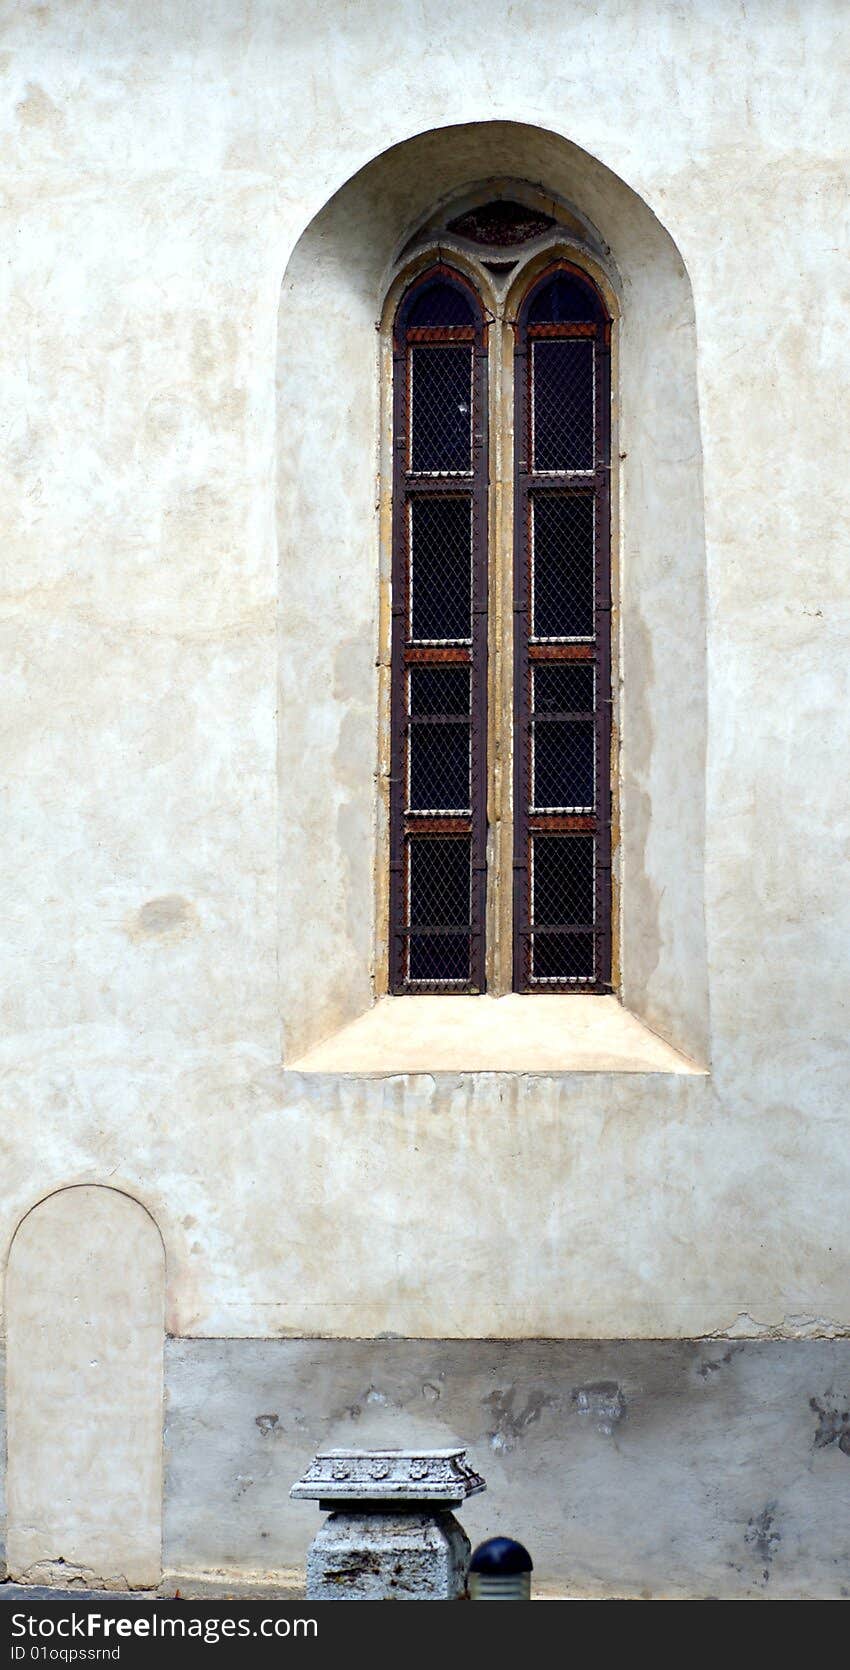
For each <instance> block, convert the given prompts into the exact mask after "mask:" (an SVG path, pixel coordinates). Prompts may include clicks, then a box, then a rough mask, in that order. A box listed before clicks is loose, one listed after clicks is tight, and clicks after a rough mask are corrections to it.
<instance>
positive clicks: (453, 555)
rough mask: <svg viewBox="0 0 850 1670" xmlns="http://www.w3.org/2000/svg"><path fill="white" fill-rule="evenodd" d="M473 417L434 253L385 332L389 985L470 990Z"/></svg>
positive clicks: (480, 728) (482, 670) (475, 627)
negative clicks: (389, 456)
mask: <svg viewBox="0 0 850 1670" xmlns="http://www.w3.org/2000/svg"><path fill="white" fill-rule="evenodd" d="M486 419H487V361H486V338H485V327H484V319H483V314H482V310H481V306H480V303H479V301H478V298H477V296H476V295H475V293H474V291H473V290H472V289H471V287H470V286H469V285H468V283H467V282H466V280H465V279H462V278H461V277H460V275H459V274H458V273H456V272H455V271H454V270H453V269H452V268H450V267H447V266H444V265H443V264H439V265H437V266H435V267H434V268H432V269H431V270H430V271H429V272H427V273H426V274H425V275H424V276H423V277H422V278H420V279H419V280H418V281H416V283H414V284H413V285H412V286H411V287H410V289H409V290H408V291H407V293H406V295H405V296H404V298H403V300H402V303H401V306H400V307H399V311H398V314H397V316H396V321H395V332H394V342H393V444H394V467H393V569H392V746H391V755H392V760H391V772H390V986H391V990H392V991H394V992H428V991H432V992H437V991H451V992H458V991H465V992H473V991H482V990H483V989H484V913H485V888H486V876H485V847H486V685H487V612H486V599H487V526H486V521H487V452H486Z"/></svg>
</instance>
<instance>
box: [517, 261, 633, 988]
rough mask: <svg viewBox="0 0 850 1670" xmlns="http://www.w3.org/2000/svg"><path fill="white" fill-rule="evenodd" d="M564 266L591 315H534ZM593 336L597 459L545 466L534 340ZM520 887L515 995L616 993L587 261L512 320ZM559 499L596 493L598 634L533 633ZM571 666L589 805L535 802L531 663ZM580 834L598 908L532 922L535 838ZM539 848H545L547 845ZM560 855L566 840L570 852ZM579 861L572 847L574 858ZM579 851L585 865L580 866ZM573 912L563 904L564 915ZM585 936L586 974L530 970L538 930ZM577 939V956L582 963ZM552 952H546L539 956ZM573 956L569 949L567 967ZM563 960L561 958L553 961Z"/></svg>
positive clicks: (605, 360) (599, 440)
mask: <svg viewBox="0 0 850 1670" xmlns="http://www.w3.org/2000/svg"><path fill="white" fill-rule="evenodd" d="M559 273H562V274H564V275H565V276H566V277H567V278H568V279H569V280H570V281H573V282H576V283H578V284H579V285H580V286H582V287H584V289H585V291H586V292H587V293H588V296H589V297H590V298H591V299H592V305H591V308H590V311H591V312H592V313H593V314H594V315H595V317H593V318H590V319H583V320H577V321H576V322H574V323H568V322H566V323H533V322H531V320H530V318H529V315H530V313H531V310H532V305H533V303H534V300H535V297H537V296H538V295H539V293H540V291H541V290H542V289H543V287H544V286H546V285H547V284H549V283H551V281H552V279H553V278H554V277H556V275H558V274H559ZM571 340H572V341H582V340H585V341H588V342H589V343H590V344H591V345H592V353H593V385H592V386H593V395H592V400H593V459H592V465H593V467H592V468H591V469H588V468H582V469H562V470H551V469H546V470H540V469H537V468H536V459H535V456H534V435H533V426H534V399H535V367H534V347H535V343H537V342H543V341H571ZM514 460H515V469H514V860H513V863H514V885H513V941H514V951H513V984H514V990H516V991H519V992H545V991H562V992H563V991H584V992H608V991H610V990H611V982H612V968H611V939H612V885H611V882H612V878H611V709H612V697H611V503H610V478H611V317H610V314H609V312H608V309H607V307H606V305H605V301H604V298H603V297H602V294H601V292H600V291H599V288H598V286H597V285H596V284H595V283H594V282H593V280H592V279H591V278H590V276H589V275H588V273H587V272H585V271H584V270H583V269H582V268H581V267H578V266H576V265H574V264H573V263H572V262H570V261H567V260H564V259H556V260H554V261H552V262H551V263H550V264H548V265H547V266H546V267H545V268H544V269H543V270H542V271H541V272H538V273H537V274H536V276H535V278H534V281H533V283H532V284H531V285H530V286H529V289H528V290H527V291H526V293H525V295H524V297H523V301H522V305H521V307H520V308H519V310H518V316H517V320H516V324H515V356H514ZM545 494H549V495H553V494H554V495H555V496H558V497H559V498H560V499H561V501H564V500H568V501H569V500H574V499H577V498H582V499H584V500H586V499H588V498H590V499H591V500H592V507H593V508H592V527H593V556H592V562H593V574H592V579H593V620H592V626H593V630H592V632H583V633H574V634H566V633H561V634H558V635H552V636H550V637H544V636H543V635H540V636H535V632H534V618H533V610H534V583H533V560H534V558H533V549H534V544H533V541H534V526H533V524H534V515H535V503H536V502H537V503H539V502H540V501H541V498H542V496H543V495H545ZM564 663H572V664H574V665H576V664H578V665H585V666H592V667H593V669H594V691H593V696H594V700H593V707H592V709H585V710H582V712H581V713H579V712H574V713H567V712H565V713H562V714H561V715H560V716H559V717H560V720H561V722H563V723H564V724H566V723H568V722H570V721H571V720H583V719H586V718H587V719H589V716H590V713H591V712H592V720H593V737H594V765H593V780H594V797H593V798H594V804H593V806H592V808H589V809H588V808H587V807H584V808H582V809H578V808H575V809H572V810H567V809H566V808H561V809H557V810H552V809H551V808H546V809H543V808H540V809H536V808H535V805H534V791H533V781H532V758H533V748H534V743H533V733H534V726H535V724H537V723H538V716H537V714H536V713H535V709H534V705H533V689H534V685H533V679H534V674H535V669H536V668H541V667H547V666H558V665H563V664H564ZM547 836H555V837H560V838H562V839H564V838H568V839H569V838H571V839H578V841H579V843H580V845H581V846H582V850H583V851H584V848H585V846H586V842H587V841H588V839H592V841H593V882H592V909H591V910H590V911H588V912H587V913H586V914H587V917H588V920H587V921H585V922H582V923H575V922H570V923H568V924H567V923H565V922H563V921H562V922H560V923H558V922H555V923H546V924H541V923H535V921H534V917H533V896H534V843H535V838H537V837H543V838H544V839H545V838H546V837H547ZM541 850H542V849H541ZM563 851H564V854H565V855H567V854H568V853H569V848H567V847H565V848H564V849H563ZM574 856H575V857H576V858H578V857H579V856H580V855H579V849H578V847H576V848H575V849H574V852H573V853H572V854H570V858H572V857H574ZM584 861H585V859H584V857H582V858H581V862H582V863H584ZM565 914H568V912H565ZM544 928H545V929H547V930H548V931H549V932H550V933H551V934H552V935H553V937H554V936H563V935H573V936H576V935H584V945H585V946H587V944H588V942H590V943H591V944H592V949H593V956H592V966H589V965H588V964H587V963H585V964H584V970H585V971H584V972H582V973H579V974H576V973H572V974H566V973H563V972H560V973H556V974H554V975H553V974H549V975H541V974H540V973H538V972H535V951H534V933H535V929H537V930H538V931H540V930H542V929H544ZM580 944H581V942H580V941H579V940H578V939H574V940H573V945H574V946H575V947H576V948H577V949H576V951H575V956H576V959H577V961H578V962H581V955H580ZM544 960H545V959H541V961H544ZM568 960H569V956H568V954H567V953H566V951H565V953H564V957H563V959H562V964H561V966H562V968H563V967H564V965H565V962H567V961H568ZM556 961H557V959H556Z"/></svg>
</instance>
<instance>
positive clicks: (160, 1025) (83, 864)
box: [0, 0, 850, 1336]
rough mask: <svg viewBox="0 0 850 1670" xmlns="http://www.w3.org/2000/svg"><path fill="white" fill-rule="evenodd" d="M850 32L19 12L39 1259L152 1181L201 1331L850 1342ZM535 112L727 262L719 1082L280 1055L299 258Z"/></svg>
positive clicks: (712, 961)
mask: <svg viewBox="0 0 850 1670" xmlns="http://www.w3.org/2000/svg"><path fill="white" fill-rule="evenodd" d="M843 22H844V9H843V7H842V6H841V5H840V4H838V0H829V3H827V0H810V3H809V4H807V5H806V6H805V7H799V6H797V5H794V4H791V3H783V0H779V3H775V0H774V3H768V0H753V3H751V4H749V5H748V6H747V7H746V8H743V7H740V6H737V5H733V4H731V3H729V4H726V3H724V0H703V3H701V4H700V3H698V4H695V5H694V6H692V7H680V6H678V5H673V4H665V3H656V4H653V3H650V0H628V3H621V0H596V3H590V0H587V3H585V4H579V5H574V6H571V7H569V8H567V7H564V6H563V5H562V4H561V3H560V0H537V3H535V4H534V5H525V6H514V7H508V6H506V5H505V6H502V7H493V6H491V5H485V4H484V3H483V0H480V3H479V0H458V3H457V4H456V5H455V6H454V7H453V8H452V9H451V11H450V12H447V11H446V9H445V8H444V7H441V6H438V5H436V4H435V3H433V0H418V3H416V4H414V3H412V0H409V3H405V4H402V5H399V6H396V7H394V8H392V9H388V8H386V7H385V6H383V5H378V4H374V3H373V0H358V3H357V4H355V5H346V4H341V3H340V4H337V5H331V4H322V5H321V6H319V5H316V4H310V5H303V4H302V5H297V6H296V5H295V4H291V3H287V4H277V3H273V0H255V3H254V4H251V5H248V4H247V0H220V3H219V4H217V5H215V6H212V7H211V6H209V5H207V4H200V3H199V0H198V3H196V0H187V3H186V4H184V5H181V6H180V7H173V6H170V5H165V4H162V3H152V4H150V5H146V6H144V7H138V6H135V5H132V4H130V0H115V3H114V4H91V3H85V4H79V5H75V4H72V3H71V0H56V3H55V4H52V5H48V6H35V5H29V4H21V5H19V6H17V7H16V8H15V9H14V13H13V14H12V15H9V16H8V17H7V18H6V20H5V22H4V25H3V34H4V37H5V38H4V39H3V41H2V43H0V52H2V65H3V76H4V80H5V91H6V97H5V98H4V100H3V104H2V114H0V124H2V126H1V127H0V132H2V145H3V149H2V158H3V161H2V169H3V175H4V192H5V195H4V204H3V210H2V214H3V238H2V247H3V249H4V251H5V259H4V262H3V264H2V269H0V270H2V279H0V282H2V285H3V299H4V322H5V328H4V333H3V339H2V345H0V357H2V391H3V410H4V445H5V456H6V464H7V467H6V470H5V471H4V474H3V481H2V485H1V486H0V494H2V514H3V524H4V535H3V542H2V547H0V549H1V550H2V562H3V575H4V579H3V627H2V630H3V646H2V653H3V657H4V663H5V666H6V668H7V678H6V688H5V695H4V703H3V720H2V730H3V745H4V751H5V759H4V765H3V783H4V810H3V831H4V843H5V856H4V863H3V866H2V888H3V895H4V897H3V919H4V928H5V932H4V935H3V942H4V950H3V957H4V968H3V982H2V998H0V1015H2V1022H3V1028H4V1035H3V1041H2V1068H3V1080H2V1104H0V1107H1V1108H2V1144H3V1159H4V1179H5V1187H4V1203H3V1223H4V1231H3V1234H4V1239H5V1243H6V1244H7V1245H8V1242H9V1240H10V1238H11V1235H12V1231H13V1229H14V1226H15V1223H16V1222H17V1221H18V1219H19V1218H20V1216H21V1213H22V1212H23V1211H24V1210H26V1208H27V1207H28V1206H29V1205H30V1204H31V1203H32V1202H33V1200H34V1199H36V1198H37V1197H38V1196H41V1195H43V1194H44V1193H45V1192H46V1191H47V1190H49V1189H51V1188H57V1187H59V1186H60V1185H62V1184H64V1183H67V1182H110V1183H112V1184H113V1185H114V1186H118V1187H122V1188H126V1189H127V1190H128V1192H129V1193H131V1194H133V1195H135V1196H136V1197H137V1198H139V1199H141V1200H144V1201H145V1203H146V1204H147V1205H148V1207H149V1208H150V1210H151V1211H152V1213H153V1214H154V1216H155V1217H156V1220H157V1222H158V1223H159V1225H160V1227H161V1229H162V1232H163V1236H164V1238H165V1242H166V1247H167V1253H168V1270H169V1323H170V1326H171V1328H172V1330H173V1331H175V1332H185V1333H197V1334H223V1335H244V1334H259V1335H267V1334H275V1333H294V1334H298V1333H310V1332H326V1333H330V1334H341V1335H345V1334H369V1333H382V1332H394V1333H404V1334H421V1335H432V1334H433V1335H453V1334H461V1335H462V1334H474V1335H482V1334H495V1335H500V1334H507V1335H512V1334H515V1335H523V1334H534V1335H537V1334H555V1335H566V1336H569V1335H588V1336H627V1335H631V1334H635V1335H640V1334H644V1335H652V1336H657V1335H664V1334H670V1335H677V1334H693V1333H707V1332H713V1331H724V1330H731V1331H733V1332H734V1331H744V1332H759V1331H767V1332H771V1331H780V1332H781V1331H785V1332H790V1333H794V1332H812V1331H814V1332H819V1331H820V1332H827V1333H829V1332H833V1331H842V1330H844V1329H845V1328H846V1327H848V1326H850V1298H848V1293H847V1280H846V1268H847V1258H848V1252H850V1247H849V1246H848V1241H850V1229H848V1222H847V1214H846V1210H845V1206H844V1202H845V1199H846V1188H847V1182H848V1170H850V1158H848V1152H849V1150H848V1143H847V1136H846V1128H845V1120H846V1111H845V1103H846V1092H845V1085H846V1076H847V1075H846V1057H847V1050H846V1039H845V1032H846V999H845V986H846V973H845V966H844V965H845V961H846V945H847V922H846V912H847V903H846V901H847V889H846V884H845V874H846V852H847V839H848V827H847V824H848V819H847V790H846V772H845V770H844V734H843V733H844V729H845V721H844V714H845V708H846V683H847V665H848V658H847V653H846V621H847V601H848V591H850V586H848V580H847V572H848V570H847V562H846V556H845V551H844V542H845V539H846V532H845V530H846V526H847V521H848V517H847V509H848V506H847V502H846V501H847V499H848V498H849V497H850V486H848V483H850V470H848V460H847V457H846V452H847V441H846V438H845V435H844V431H843V429H842V427H841V425H840V423H837V422H836V418H837V416H838V414H839V413H840V412H841V411H842V410H843V405H844V399H845V390H846V385H847V380H848V373H850V348H848V330H847V326H846V308H847V300H848V282H847V260H846V256H847V236H846V234H847V182H846V172H847V171H846V156H847V142H848V135H847V124H848V116H847V108H846V84H847V75H848V69H850V63H848V61H847V60H848V58H850V48H848V46H847V42H846V30H845V29H844V27H843ZM465 36H466V37H467V38H468V39H469V41H470V50H469V51H468V52H464V51H463V50H462V42H463V40H464V38H465ZM494 121H501V122H513V123H523V124H527V125H529V126H531V127H532V128H537V129H540V130H543V131H545V132H546V133H551V134H555V135H559V136H561V137H563V138H564V139H566V140H568V141H570V142H571V143H572V144H573V145H576V146H578V147H580V148H581V149H582V151H583V152H585V153H587V154H588V155H589V156H590V157H591V158H595V159H597V160H598V162H599V163H600V164H601V165H602V167H603V168H604V169H605V170H607V171H610V174H611V175H613V176H617V177H618V179H619V180H621V181H623V182H625V184H626V185H627V186H628V188H630V190H631V191H632V192H633V193H635V194H636V195H637V196H638V197H639V198H640V199H642V200H643V202H644V203H645V205H646V207H647V210H648V211H651V213H652V214H653V215H654V216H655V217H657V219H658V221H659V222H660V223H661V224H662V226H663V227H664V228H665V229H666V232H667V233H668V234H669V236H670V238H671V239H672V241H673V244H674V246H675V248H676V249H677V250H678V252H679V253H680V255H681V257H682V260H683V262H684V264H685V266H686V269H687V274H688V278H689V281H690V285H691V288H692V294H693V306H694V326H695V347H696V379H697V388H698V397H699V417H700V429H701V440H702V465H703V480H704V492H705V501H704V518H705V536H706V549H705V585H706V628H707V640H706V642H707V669H708V705H707V713H708V728H707V767H706V775H705V792H706V819H705V829H706V838H705V859H704V866H703V874H702V876H701V877H700V878H699V881H700V888H701V889H702V890H704V898H705V919H704V920H705V952H704V956H705V964H706V968H707V974H708V1004H707V1005H706V1008H705V1013H706V1014H708V1015H710V1037H709V1039H708V1040H707V1042H708V1049H707V1052H706V1054H707V1058H708V1059H709V1060H710V1064H711V1072H710V1075H709V1076H708V1077H705V1078H677V1077H673V1076H671V1077H667V1076H665V1075H659V1074H653V1075H648V1076H646V1077H643V1076H642V1075H640V1074H628V1075H624V1076H620V1075H617V1074H604V1073H603V1074H573V1075H569V1074H567V1075H562V1076H548V1077H547V1076H536V1075H529V1074H522V1075H479V1076H473V1077H471V1078H466V1077H463V1076H458V1075H440V1074H434V1075H420V1076H417V1077H415V1078H409V1079H405V1078H404V1077H401V1076H396V1077H392V1078H389V1079H386V1080H383V1081H382V1080H381V1079H377V1080H376V1079H368V1080H363V1081H358V1080H351V1079H348V1080H343V1079H335V1078H333V1077H331V1078H327V1077H321V1076H320V1077H311V1078H307V1077H306V1076H304V1077H302V1076H298V1075H296V1076H290V1075H285V1074H284V1073H283V1071H282V1068H281V1036H282V1034H283V1033H285V1029H286V1024H287V1014H286V1012H285V1006H284V1004H283V1003H282V998H281V994H282V993H284V992H285V991H286V988H287V969H288V967H289V962H288V959H290V958H291V957H292V955H293V949H292V944H291V938H290V937H289V936H288V933H287V929H286V920H287V919H286V911H285V910H284V911H283V912H280V911H279V904H280V897H281V887H280V870H281V865H282V864H284V863H285V851H284V850H282V849H281V848H280V845H279V836H280V830H281V827H282V821H281V812H282V810H283V809H285V807H286V805H287V804H288V803H289V802H290V801H291V799H292V797H293V795H297V793H298V789H299V783H298V775H299V773H298V771H297V770H296V769H294V768H293V771H292V774H291V775H285V776H281V778H280V780H279V778H278V752H277V750H278V734H279V732H278V726H279V723H285V715H284V714H282V713H281V712H279V702H278V695H279V683H280V684H282V686H283V688H284V690H285V689H286V687H287V681H288V680H289V681H290V682H291V681H292V679H293V676H294V677H296V678H297V673H296V674H293V669H292V668H291V667H287V668H285V669H280V668H279V666H278V645H277V637H276V617H277V611H278V603H279V599H278V584H279V581H278V575H279V550H278V540H277V537H276V527H275V499H276V476H277V469H278V461H279V458H280V456H281V453H283V454H284V455H285V454H286V452H287V448H288V446H289V444H290V440H291V445H292V446H293V447H298V446H299V445H300V441H299V437H298V436H297V435H293V436H292V437H291V438H290V437H288V436H287V434H286V433H285V431H284V430H282V429H281V427H280V415H279V408H278V406H277V403H276V391H275V380H276V374H277V370H278V365H277V360H278V308H279V301H280V295H281V285H282V282H283V279H284V274H285V272H286V269H287V265H288V262H289V258H290V255H291V254H292V251H293V250H294V248H295V246H296V244H297V243H298V240H299V239H300V238H301V237H302V234H303V233H304V231H305V229H306V228H307V227H308V226H309V225H310V223H311V222H312V221H313V220H314V217H316V216H317V214H319V213H320V211H321V210H322V209H323V206H324V205H325V204H326V203H327V201H328V200H329V198H331V196H332V195H333V194H334V193H336V192H337V191H339V189H340V188H341V187H342V186H343V184H344V182H345V181H346V180H348V179H350V178H351V176H352V175H354V174H355V173H356V172H357V171H358V170H359V169H360V168H362V167H364V166H365V165H366V164H367V163H369V162H370V161H372V159H374V158H375V157H377V156H378V155H380V154H381V153H382V152H385V151H386V150H388V149H389V148H390V147H392V146H394V145H397V144H399V143H401V142H402V141H404V140H405V139H408V138H411V137H412V136H415V135H417V134H419V133H422V132H425V131H427V130H429V129H434V128H440V127H443V126H446V125H451V124H462V123H476V122H494ZM476 174H480V170H476ZM544 183H545V182H544ZM598 218H599V216H598V214H597V220H598ZM687 328H689V329H690V328H691V327H690V326H688V327H687ZM674 441H675V437H674V436H671V446H672V445H673V444H674ZM335 491H336V489H335V487H334V484H333V483H331V484H329V493H330V494H332V493H333V492H335ZM665 531H666V530H665V529H664V527H662V526H659V539H662V538H663V537H664V536H665ZM305 560H307V561H309V560H310V556H309V553H306V554H305ZM374 560H375V565H376V568H375V572H376V575H377V543H376V545H375V559H374ZM668 560H669V563H670V569H671V580H670V584H671V597H674V596H675V552H674V551H671V552H669V559H668ZM357 624H358V630H359V629H360V626H361V624H362V623H361V622H360V620H359V618H358V622H357ZM290 625H291V623H290ZM680 626H681V632H682V634H683V637H684V636H685V635H686V634H687V633H689V632H690V631H691V630H692V627H693V622H692V621H691V620H690V619H689V620H687V621H682V622H681V623H680ZM310 630H312V627H311V623H310V622H308V621H305V623H304V631H305V634H306V633H307V632H309V631H310ZM671 630H672V631H673V632H675V622H673V623H672V628H671ZM348 672H349V668H348V666H347V664H345V663H341V664H340V665H338V667H337V668H336V669H335V670H334V669H328V672H327V676H328V678H332V677H333V676H334V675H335V676H336V677H337V678H338V679H340V678H341V679H342V681H343V686H344V683H345V678H346V677H347V676H348ZM349 693H350V694H351V695H352V698H353V699H354V700H355V701H357V702H359V701H360V700H361V696H362V690H361V687H360V686H359V685H358V686H357V687H356V688H355V689H354V690H353V692H349ZM668 700H669V701H674V700H675V692H674V691H672V690H671V692H670V695H669V697H668ZM624 711H625V712H626V713H627V711H628V710H627V707H626V709H624ZM357 722H358V723H360V722H362V714H361V715H360V716H359V717H358V718H357ZM340 760H341V767H340V769H341V771H342V773H343V777H344V772H345V770H346V769H347V768H348V756H347V755H346V752H345V749H344V747H343V748H342V750H341V752H340ZM302 769H304V768H303V766H302ZM344 789H345V783H344V780H343V781H342V790H344ZM359 838H360V837H359V836H358V839H359ZM364 838H365V837H364ZM362 868H364V866H363V865H362V863H361V869H362ZM296 879H297V878H296ZM297 885H298V888H300V890H301V893H302V896H303V899H304V900H306V901H307V902H308V903H309V900H310V896H311V887H312V877H311V874H310V873H309V871H308V873H306V874H304V876H303V878H302V879H300V880H298V883H297ZM287 886H288V888H289V890H290V895H291V890H292V878H291V877H290V878H289V880H288V882H287ZM290 895H287V896H290ZM370 908H371V907H370ZM627 908H628V907H627ZM355 909H356V901H355ZM306 914H308V913H307V912H306V911H305V915H306ZM358 931H359V930H358ZM303 951H304V947H303V945H300V946H299V950H298V954H299V955H303ZM328 972H329V975H330V976H333V975H334V971H333V970H332V969H331V970H329V971H328ZM337 975H338V971H337ZM348 977H349V976H348V975H346V978H348ZM356 1009H357V1005H355V1012H356ZM673 1041H674V1042H675V1041H677V1040H675V1039H674V1040H673Z"/></svg>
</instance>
